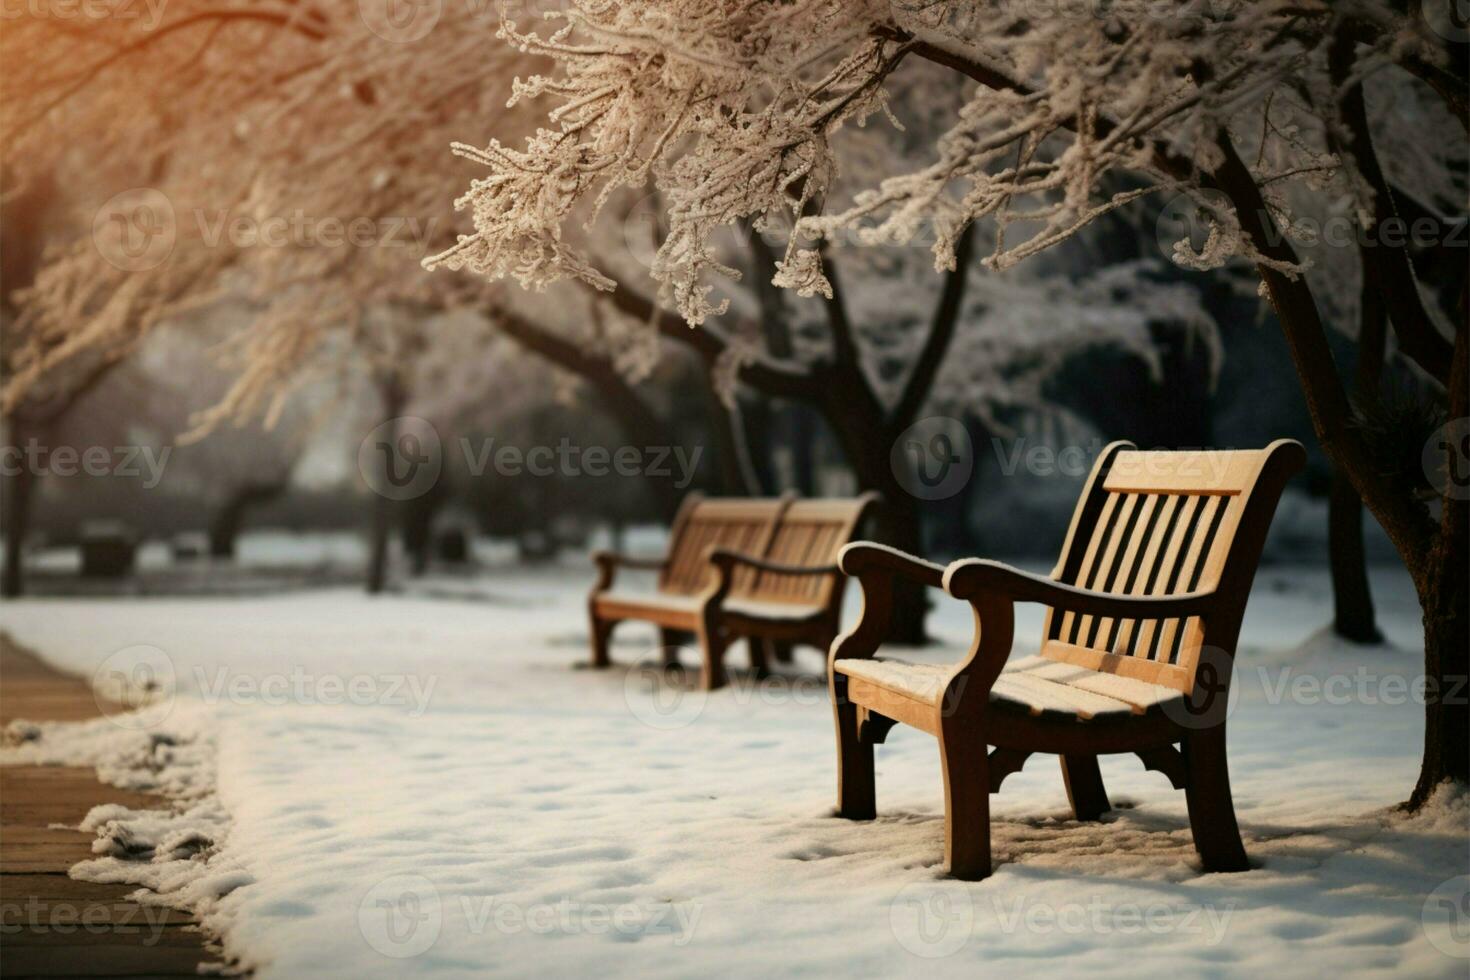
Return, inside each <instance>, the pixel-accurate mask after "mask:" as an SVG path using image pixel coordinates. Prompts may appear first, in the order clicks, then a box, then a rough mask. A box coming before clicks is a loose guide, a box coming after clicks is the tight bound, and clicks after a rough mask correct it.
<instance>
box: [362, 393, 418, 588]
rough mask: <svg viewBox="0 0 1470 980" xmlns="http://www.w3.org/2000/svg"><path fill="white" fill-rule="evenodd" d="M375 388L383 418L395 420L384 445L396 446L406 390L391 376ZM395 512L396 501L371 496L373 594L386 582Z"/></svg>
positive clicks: (369, 569) (370, 578)
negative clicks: (381, 402) (380, 403)
mask: <svg viewBox="0 0 1470 980" xmlns="http://www.w3.org/2000/svg"><path fill="white" fill-rule="evenodd" d="M379 390H380V391H381V393H382V399H383V417H384V419H385V420H395V421H394V425H393V427H392V429H390V430H389V432H388V433H387V437H388V444H389V445H392V446H396V445H398V426H397V422H396V419H397V418H398V417H399V416H400V415H402V414H403V407H404V405H406V404H407V403H408V393H407V392H406V391H404V389H403V384H402V382H400V381H399V380H398V379H397V378H394V377H389V378H384V379H382V381H381V382H380V384H379ZM389 465H391V463H390V464H389ZM397 513H398V501H396V500H393V499H391V498H389V497H388V496H387V495H385V494H381V493H379V494H376V495H375V497H374V499H373V510H372V523H371V528H370V531H369V538H368V541H369V543H368V567H367V591H368V595H377V594H378V593H380V592H382V591H383V588H384V586H386V585H387V583H388V546H389V543H390V539H391V538H392V535H393V524H394V518H395V517H396V516H397Z"/></svg>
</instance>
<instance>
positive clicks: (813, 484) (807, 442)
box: [786, 404, 817, 497]
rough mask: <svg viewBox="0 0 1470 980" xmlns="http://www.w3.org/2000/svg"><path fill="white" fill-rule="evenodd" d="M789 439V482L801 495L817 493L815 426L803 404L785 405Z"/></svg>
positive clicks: (809, 495) (810, 414)
mask: <svg viewBox="0 0 1470 980" xmlns="http://www.w3.org/2000/svg"><path fill="white" fill-rule="evenodd" d="M786 422H787V431H788V432H789V433H790V439H791V482H792V484H793V486H794V488H795V490H796V492H797V493H799V494H801V495H802V496H803V497H815V496H816V495H817V426H816V419H815V418H813V416H812V411H811V409H809V408H807V407H806V406H805V405H795V404H793V405H788V406H786Z"/></svg>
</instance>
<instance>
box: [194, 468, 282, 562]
mask: <svg viewBox="0 0 1470 980" xmlns="http://www.w3.org/2000/svg"><path fill="white" fill-rule="evenodd" d="M285 491H286V482H285V481H284V480H281V481H277V482H273V483H247V484H244V485H243V486H240V487H238V488H236V489H235V491H234V493H232V494H230V496H229V498H228V499H226V500H225V502H224V503H223V504H222V505H221V506H220V508H219V510H217V511H216V512H215V515H214V519H213V520H211V521H210V522H209V555H210V557H211V558H225V559H228V558H234V557H235V542H236V540H237V539H238V538H239V537H240V529H241V528H242V527H243V526H244V523H245V514H246V512H247V511H248V510H250V509H251V508H252V507H259V506H260V505H261V504H264V503H268V502H270V501H272V500H274V499H275V498H277V497H279V496H280V495H281V494H282V493H284V492H285Z"/></svg>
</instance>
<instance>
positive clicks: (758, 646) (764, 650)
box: [745, 636, 771, 678]
mask: <svg viewBox="0 0 1470 980" xmlns="http://www.w3.org/2000/svg"><path fill="white" fill-rule="evenodd" d="M745 645H746V647H748V648H749V649H750V669H751V671H752V672H754V674H755V676H756V677H758V678H760V677H766V676H768V675H769V674H770V673H771V663H770V660H769V659H768V658H767V654H768V644H767V642H766V641H765V640H762V639H761V638H760V637H758V636H747V637H746V638H745Z"/></svg>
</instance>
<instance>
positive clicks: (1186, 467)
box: [828, 440, 1306, 880]
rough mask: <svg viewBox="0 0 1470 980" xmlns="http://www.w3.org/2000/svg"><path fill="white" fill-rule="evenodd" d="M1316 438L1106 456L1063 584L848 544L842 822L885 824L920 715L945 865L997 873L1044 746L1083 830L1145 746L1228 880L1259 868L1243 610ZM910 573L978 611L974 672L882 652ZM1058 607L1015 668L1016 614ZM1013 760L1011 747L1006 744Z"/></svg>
mask: <svg viewBox="0 0 1470 980" xmlns="http://www.w3.org/2000/svg"><path fill="white" fill-rule="evenodd" d="M1305 460H1306V454H1305V452H1304V451H1303V449H1302V447H1301V445H1300V444H1299V443H1297V442H1293V441H1290V440H1279V441H1277V442H1274V443H1272V444H1271V445H1270V446H1268V447H1267V448H1266V449H1263V450H1258V451H1231V452H1139V451H1137V450H1136V449H1134V448H1133V447H1132V446H1131V445H1130V444H1128V443H1113V444H1112V445H1110V446H1108V447H1107V448H1106V449H1105V450H1104V451H1103V453H1102V454H1101V455H1100V456H1099V458H1098V460H1097V462H1096V464H1095V465H1094V466H1093V470H1092V474H1091V476H1090V477H1089V479H1088V482H1087V485H1086V487H1085V488H1084V490H1083V493H1082V497H1081V499H1080V500H1079V501H1078V504H1077V509H1076V511H1075V512H1074V514H1073V517H1072V524H1071V528H1070V529H1069V530H1068V532H1067V538H1066V543H1065V544H1064V545H1063V548H1062V556H1061V560H1060V561H1059V562H1058V564H1057V566H1056V567H1055V568H1054V569H1053V571H1052V573H1051V575H1050V577H1047V576H1041V575H1033V574H1030V573H1027V572H1023V571H1019V570H1017V569H1014V568H1010V567H1008V566H1006V565H1002V564H1000V563H997V562H992V561H978V560H974V559H969V560H964V561H958V562H954V563H953V564H951V565H950V566H949V567H948V568H941V567H940V566H938V565H935V564H933V563H931V562H926V561H922V560H920V559H917V558H914V557H911V556H909V555H905V554H903V553H902V552H898V551H894V550H892V549H889V548H884V547H882V546H879V545H874V544H870V543H866V542H860V543H857V544H853V545H849V546H848V547H846V548H844V549H843V551H842V555H841V558H840V564H841V567H842V570H843V571H844V572H845V573H847V574H848V575H852V576H855V577H856V578H858V579H859V581H860V582H861V583H862V589H863V600H864V604H863V612H862V616H861V617H860V619H859V621H858V622H857V624H856V625H855V626H854V627H853V629H852V630H851V631H849V632H848V633H846V634H844V635H843V636H841V637H839V638H838V639H837V641H836V642H835V643H833V645H832V650H831V653H830V654H829V657H828V682H829V684H830V686H831V693H832V701H833V708H834V716H835V722H836V728H837V757H838V812H839V814H840V815H841V816H844V817H848V818H850V819H854V820H868V819H872V818H873V817H874V816H875V803H874V785H873V746H874V744H877V743H881V742H882V741H883V740H884V737H885V736H886V734H887V732H888V731H889V729H891V728H892V726H893V725H894V724H895V723H898V722H903V723H904V724H907V725H912V726H913V727H915V728H919V729H921V730H923V731H926V732H928V733H929V734H931V735H934V736H935V737H936V738H938V740H939V749H940V761H941V765H942V768H943V774H944V801H945V828H944V834H945V860H946V863H947V865H948V867H949V870H950V873H951V874H953V875H954V876H956V877H958V878H965V879H971V880H974V879H979V878H984V877H985V876H987V875H988V874H989V873H990V868H991V861H990V794H991V793H994V792H998V791H999V789H1000V785H1001V782H1002V781H1003V780H1004V779H1005V777H1006V776H1008V775H1009V774H1011V773H1013V772H1016V771H1018V770H1019V769H1020V768H1021V767H1022V765H1023V764H1024V763H1025V762H1026V759H1027V758H1028V757H1029V756H1030V755H1031V754H1033V753H1036V752H1045V753H1051V754H1054V755H1057V756H1060V757H1061V767H1062V778H1063V780H1064V782H1065V784H1066V788H1067V796H1068V799H1069V801H1070V802H1071V805H1072V810H1073V812H1074V814H1075V815H1076V817H1077V819H1078V820H1096V819H1097V818H1098V817H1099V816H1101V815H1102V814H1103V813H1105V812H1106V811H1107V810H1108V809H1110V804H1109V802H1108V798H1107V793H1106V791H1105V789H1104V787H1103V782H1102V777H1101V775H1100V774H1099V771H1098V765H1097V757H1098V756H1099V755H1106V754H1116V753H1133V754H1136V755H1138V757H1139V758H1140V759H1141V760H1142V761H1143V764H1144V766H1145V767H1146V768H1148V769H1151V770H1157V771H1159V772H1162V773H1163V774H1164V775H1165V776H1167V777H1168V779H1169V780H1170V782H1171V783H1172V784H1173V786H1174V788H1176V789H1183V790H1184V791H1185V797H1186V800H1187V803H1188V807H1189V822H1190V827H1191V829H1192V830H1193V833H1194V843H1195V848H1196V849H1197V850H1198V852H1199V855H1200V858H1201V860H1202V861H1203V863H1204V867H1205V868H1206V870H1209V871H1241V870H1245V868H1246V867H1247V864H1246V856H1245V848H1244V846H1243V845H1242V844H1241V840H1240V831H1239V828H1238V827H1237V825H1236V821H1235V809H1234V805H1233V803H1232V801H1231V796H1230V775H1229V769H1228V767H1227V764H1226V757H1225V716H1226V713H1227V712H1226V705H1227V700H1226V699H1227V697H1228V693H1229V684H1230V675H1231V669H1232V665H1233V659H1234V654H1235V645H1236V640H1237V637H1238V636H1239V633H1240V623H1241V617H1242V616H1243V615H1244V613H1245V605H1246V599H1247V598H1248V596H1249V593H1250V586H1251V581H1252V579H1253V578H1254V576H1255V572H1256V565H1257V563H1258V561H1259V558H1260V554H1261V547H1262V545H1263V543H1264V541H1265V538H1266V530H1267V528H1268V526H1269V525H1270V522H1271V517H1272V515H1273V514H1274V513H1275V510H1276V504H1277V501H1278V500H1279V499H1280V496H1281V492H1282V489H1283V488H1284V487H1285V485H1286V481H1287V480H1288V479H1289V478H1290V477H1291V475H1292V474H1294V473H1296V472H1297V471H1298V470H1300V469H1301V468H1302V466H1303V465H1304V463H1305ZM895 577H903V578H907V579H911V580H915V581H918V582H920V583H923V584H924V585H927V586H930V587H933V588H942V589H944V590H945V591H946V592H948V593H949V594H950V595H951V596H953V597H955V598H957V599H962V600H965V601H967V602H969V603H970V604H971V606H972V607H973V609H974V614H975V622H976V631H975V637H974V640H973V642H972V644H971V646H970V649H969V651H968V653H967V654H966V656H965V658H964V659H963V660H962V661H961V662H960V663H958V664H954V665H920V664H906V663H902V662H898V661H885V660H878V659H874V658H873V654H874V653H875V652H876V651H877V650H878V648H879V646H880V645H881V643H882V642H883V639H884V636H885V634H886V632H887V629H888V624H889V620H890V614H891V610H892V602H891V595H892V586H893V580H894V578H895ZM1018 602H1034V603H1039V604H1041V605H1044V606H1046V607H1047V615H1046V620H1045V626H1044V627H1043V631H1042V637H1043V640H1042V645H1041V650H1040V655H1039V656H1031V657H1025V658H1022V659H1019V660H1017V661H1014V662H1011V663H1007V659H1008V658H1009V656H1010V652H1011V640H1012V633H1013V622H1014V621H1013V606H1014V604H1015V603H1018ZM992 747H993V748H992Z"/></svg>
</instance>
